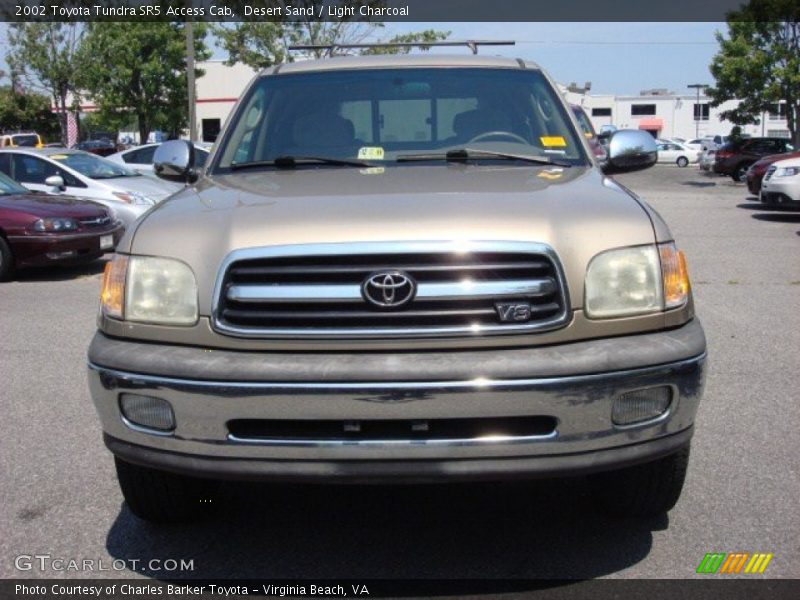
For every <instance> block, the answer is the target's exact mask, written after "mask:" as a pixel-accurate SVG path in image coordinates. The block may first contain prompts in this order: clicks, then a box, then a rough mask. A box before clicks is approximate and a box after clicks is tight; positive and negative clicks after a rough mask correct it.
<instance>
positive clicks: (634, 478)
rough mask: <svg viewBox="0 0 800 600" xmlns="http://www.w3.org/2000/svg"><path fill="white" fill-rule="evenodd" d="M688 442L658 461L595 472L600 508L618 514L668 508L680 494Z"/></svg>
mask: <svg viewBox="0 0 800 600" xmlns="http://www.w3.org/2000/svg"><path fill="white" fill-rule="evenodd" d="M688 465H689V446H688V445H687V446H685V447H683V448H681V449H680V450H678V451H677V452H675V453H674V454H670V455H669V456H665V457H664V458H659V459H658V460H656V461H653V462H649V463H644V464H641V465H635V466H633V467H628V468H626V469H620V470H619V471H609V472H607V473H599V474H597V475H595V476H593V481H592V484H593V495H594V499H595V500H596V502H597V505H598V508H599V509H600V510H601V511H602V512H604V513H606V514H610V515H613V516H616V517H653V516H657V515H661V514H664V513H666V512H667V511H669V510H670V509H671V508H672V507H673V506H675V503H676V502H678V498H680V495H681V490H682V489H683V481H684V479H685V478H686V469H687V467H688Z"/></svg>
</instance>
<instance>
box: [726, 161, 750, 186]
mask: <svg viewBox="0 0 800 600" xmlns="http://www.w3.org/2000/svg"><path fill="white" fill-rule="evenodd" d="M749 168H750V165H739V166H738V167H736V170H735V171H734V172H733V175H731V177H732V178H733V180H734V181H738V182H740V183H741V182H743V181H746V180H747V169H749Z"/></svg>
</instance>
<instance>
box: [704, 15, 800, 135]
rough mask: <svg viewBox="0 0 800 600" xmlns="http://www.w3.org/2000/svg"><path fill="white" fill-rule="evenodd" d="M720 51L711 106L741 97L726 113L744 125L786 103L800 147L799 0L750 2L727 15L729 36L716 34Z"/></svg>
mask: <svg viewBox="0 0 800 600" xmlns="http://www.w3.org/2000/svg"><path fill="white" fill-rule="evenodd" d="M717 41H718V42H719V45H720V50H719V52H718V53H717V54H716V56H714V58H713V60H712V62H711V66H710V70H711V74H712V75H713V76H714V79H715V80H716V85H714V86H713V87H711V88H709V89H708V92H707V93H708V95H709V96H710V97H711V98H712V103H711V104H712V106H719V105H720V104H722V103H723V102H725V101H727V100H734V99H737V100H739V101H740V102H739V104H738V106H737V107H736V108H733V109H731V110H726V111H723V112H722V113H721V116H722V117H723V118H724V119H727V120H729V121H731V122H732V123H736V124H738V125H744V124H746V123H758V122H759V117H760V116H761V115H762V114H763V113H764V111H766V110H767V109H768V108H769V107H770V105H773V104H775V103H778V102H785V103H786V120H787V125H788V128H789V132H790V133H791V136H792V140H793V142H794V144H795V145H800V123H799V121H800V4H798V2H797V0H750V2H749V3H748V4H747V5H745V6H744V7H743V8H742V9H741V10H739V11H735V12H732V13H730V14H729V15H728V34H727V36H724V35H723V34H721V33H717Z"/></svg>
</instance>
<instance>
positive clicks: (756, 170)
mask: <svg viewBox="0 0 800 600" xmlns="http://www.w3.org/2000/svg"><path fill="white" fill-rule="evenodd" d="M787 158H800V150H796V151H795V152H784V153H783V154H770V155H769V156H765V157H764V158H762V159H761V160H759V161H758V162H755V163H753V164H752V165H751V166H750V168H749V169H747V189H748V190H750V193H751V194H753V195H754V196H758V193H759V192H760V191H761V180H762V179H764V175H766V173H767V169H769V166H770V165H771V164H772V163H774V162H777V161H779V160H784V159H787Z"/></svg>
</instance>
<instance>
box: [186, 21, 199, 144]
mask: <svg viewBox="0 0 800 600" xmlns="http://www.w3.org/2000/svg"><path fill="white" fill-rule="evenodd" d="M186 88H187V94H186V96H187V97H188V99H189V139H190V140H191V141H192V142H196V141H197V123H196V121H197V116H196V113H195V105H194V91H195V90H194V27H193V25H192V22H191V21H186Z"/></svg>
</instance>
